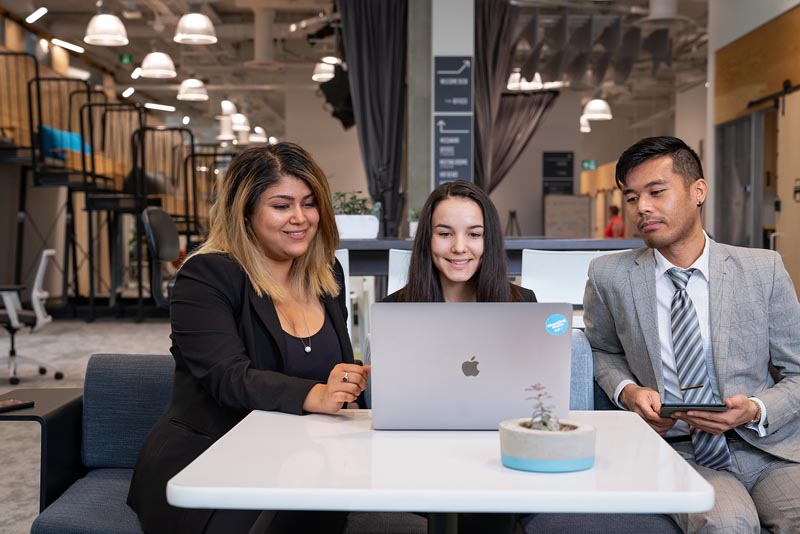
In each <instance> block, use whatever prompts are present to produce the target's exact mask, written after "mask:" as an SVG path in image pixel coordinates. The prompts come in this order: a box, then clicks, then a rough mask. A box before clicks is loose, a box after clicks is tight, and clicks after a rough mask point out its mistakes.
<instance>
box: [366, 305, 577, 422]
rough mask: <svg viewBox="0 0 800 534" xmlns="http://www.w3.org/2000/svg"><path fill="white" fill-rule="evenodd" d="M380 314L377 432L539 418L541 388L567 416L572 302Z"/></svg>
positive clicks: (399, 309)
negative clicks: (535, 412)
mask: <svg viewBox="0 0 800 534" xmlns="http://www.w3.org/2000/svg"><path fill="white" fill-rule="evenodd" d="M371 316H372V333H371V335H370V338H371V341H370V344H371V351H370V352H371V363H372V374H371V377H370V382H371V390H372V425H373V427H374V428H375V429H376V430H400V429H406V430H497V428H498V423H499V422H500V421H502V420H504V419H511V418H516V417H530V414H531V410H532V407H533V405H534V402H533V401H532V400H529V399H528V397H531V396H532V395H533V393H531V392H528V391H525V388H527V387H530V386H531V385H533V384H537V383H539V384H542V385H544V386H545V387H546V388H547V392H548V393H549V394H550V395H551V396H552V398H551V399H550V404H551V405H552V406H553V411H554V413H555V414H556V415H557V416H558V417H561V418H563V417H566V416H567V413H568V411H569V383H570V355H571V347H572V334H571V329H570V325H571V324H572V306H571V305H570V304H566V303H563V304H561V303H522V302H520V303H483V302H481V303H448V304H445V303H376V304H374V305H373V306H372V312H371Z"/></svg>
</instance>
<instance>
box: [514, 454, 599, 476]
mask: <svg viewBox="0 0 800 534" xmlns="http://www.w3.org/2000/svg"><path fill="white" fill-rule="evenodd" d="M500 457H501V460H502V461H503V465H504V466H506V467H510V468H511V469H518V470H520V471H536V472H538V473H569V472H571V471H583V470H585V469H590V468H591V467H592V466H594V456H588V457H586V458H576V459H574V460H531V459H529V458H516V457H514V456H508V455H506V454H501V455H500Z"/></svg>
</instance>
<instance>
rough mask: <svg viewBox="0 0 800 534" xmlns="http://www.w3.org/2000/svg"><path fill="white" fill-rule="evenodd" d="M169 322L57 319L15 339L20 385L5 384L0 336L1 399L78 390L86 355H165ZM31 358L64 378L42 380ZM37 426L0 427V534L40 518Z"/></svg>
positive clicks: (21, 530) (19, 533) (5, 342)
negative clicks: (23, 391)
mask: <svg viewBox="0 0 800 534" xmlns="http://www.w3.org/2000/svg"><path fill="white" fill-rule="evenodd" d="M169 332H170V328H169V322H168V321H167V320H158V321H155V320H151V321H147V322H144V323H134V322H132V321H130V320H126V321H111V320H98V321H96V322H93V323H86V322H84V321H72V320H57V321H55V322H53V323H51V324H49V325H47V326H45V327H44V328H43V329H42V330H41V331H39V332H36V333H29V332H20V333H19V334H17V343H16V345H17V354H18V355H20V361H19V362H18V365H19V369H18V376H19V377H20V378H21V382H20V384H19V385H18V386H11V385H9V384H8V380H7V378H8V371H7V369H6V363H7V362H6V357H5V355H7V354H8V348H9V338H8V336H7V335H5V334H3V335H0V354H2V355H3V356H0V394H3V393H7V392H9V391H11V390H13V389H14V388H15V387H20V388H22V387H24V388H39V387H41V388H49V387H81V386H82V385H83V376H84V373H85V370H86V363H87V361H88V360H89V356H90V355H91V354H93V353H97V352H118V353H139V354H168V353H169V346H170V340H169ZM22 356H31V357H35V358H37V359H39V360H41V361H42V362H44V363H46V364H48V365H51V366H53V367H55V368H56V369H58V370H60V371H61V372H63V373H64V379H63V380H58V381H56V380H54V379H53V378H52V371H49V372H48V374H47V375H44V376H40V375H39V374H38V373H37V370H36V365H35V364H34V365H31V364H24V363H23V361H22V359H21V357H22ZM39 438H40V433H39V425H38V424H37V423H33V422H9V421H4V422H0V533H2V534H27V533H28V532H30V527H31V523H32V522H33V520H34V519H35V518H36V516H37V515H38V513H39V447H40V441H39Z"/></svg>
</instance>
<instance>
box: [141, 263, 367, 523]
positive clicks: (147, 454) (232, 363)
mask: <svg viewBox="0 0 800 534" xmlns="http://www.w3.org/2000/svg"><path fill="white" fill-rule="evenodd" d="M334 273H335V275H336V279H337V281H339V287H342V288H343V287H344V275H343V272H342V267H341V265H339V263H338V262H336V264H335V268H334ZM344 293H345V292H344V291H343V290H342V291H340V292H339V296H338V297H335V298H334V297H330V296H325V297H324V298H323V299H322V301H323V304H324V307H325V311H326V313H327V315H328V317H329V318H330V319H331V321H332V322H333V327H334V330H335V331H336V334H337V336H338V338H339V346H340V348H341V351H342V361H343V362H344V363H353V349H352V346H351V345H350V338H349V337H348V335H347V325H346V322H345V321H346V318H347V308H346V304H345V302H346V301H345V298H346V295H345V294H344ZM170 317H171V323H172V335H171V336H170V337H171V338H172V349H171V351H172V355H173V356H174V357H175V382H174V385H173V391H172V399H171V401H170V404H169V406H168V408H167V411H166V412H165V413H164V415H163V416H162V417H161V419H160V420H159V421H158V422H157V423H156V425H155V426H154V427H153V429H152V431H151V432H150V434H149V436H148V437H147V439H146V440H145V443H144V446H143V447H142V449H141V451H140V452H139V458H138V460H137V462H136V467H135V469H134V474H133V479H132V481H131V486H130V491H129V493H128V504H129V505H130V507H131V508H133V509H134V510H135V511H136V513H137V514H138V516H139V520H140V521H141V523H142V528H143V529H144V531H145V532H148V533H157V532H169V533H182V532H186V533H190V532H191V533H195V532H200V531H202V529H203V528H204V526H205V524H206V522H207V521H208V519H209V517H210V516H211V513H212V512H213V510H190V509H183V508H176V507H173V506H170V505H169V504H168V503H167V496H166V487H167V481H168V480H169V479H170V478H172V477H173V476H174V475H175V474H177V473H178V472H179V471H180V470H181V469H183V468H184V467H185V466H187V465H188V464H189V463H190V462H191V461H192V460H194V459H195V458H197V457H198V456H199V455H200V454H201V453H202V452H203V451H205V450H206V449H207V448H208V447H210V446H211V444H212V443H214V442H215V441H216V440H217V439H219V438H220V437H221V436H222V435H223V434H225V433H226V432H227V431H228V430H230V429H231V428H233V426H234V425H236V423H238V422H239V421H241V420H242V419H243V418H244V417H245V416H246V415H247V414H248V413H249V412H250V411H251V410H254V409H258V410H275V411H280V412H287V413H293V414H302V413H303V402H304V401H305V398H306V395H308V392H309V391H310V390H311V388H312V387H313V386H314V385H315V384H317V382H315V381H313V380H306V379H302V378H297V377H292V376H287V375H285V374H284V373H283V370H284V369H285V362H286V341H285V338H284V335H283V331H282V330H281V324H280V320H279V319H278V315H277V313H276V311H275V306H274V305H273V303H272V300H271V299H270V298H269V297H259V296H258V295H257V294H256V292H255V289H254V288H253V286H252V285H251V284H250V281H249V279H248V278H247V275H246V274H245V272H244V270H243V269H242V268H241V266H240V265H239V263H237V262H236V261H235V260H233V259H232V258H230V257H229V256H227V255H223V254H201V255H198V256H193V257H191V258H190V259H189V260H188V261H187V262H186V263H185V264H184V265H183V267H181V269H180V271H178V278H177V280H176V282H175V287H174V291H173V294H172V301H171V303H170ZM132 400H133V399H132ZM264 452H265V454H268V453H269V452H268V451H264Z"/></svg>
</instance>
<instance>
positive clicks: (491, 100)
mask: <svg viewBox="0 0 800 534" xmlns="http://www.w3.org/2000/svg"><path fill="white" fill-rule="evenodd" d="M516 13H517V8H515V7H513V6H511V4H509V3H508V2H507V1H506V0H501V1H498V0H475V73H474V76H475V95H474V100H475V169H474V170H475V173H474V176H475V183H476V184H477V185H478V186H480V187H482V188H483V189H484V190H485V191H489V184H490V183H491V182H493V181H494V182H497V183H499V182H500V180H502V177H501V178H500V180H497V179H493V178H494V173H493V169H494V168H495V167H496V166H495V164H494V153H493V151H492V150H491V146H492V140H493V139H494V138H495V132H496V130H497V128H496V123H497V118H498V113H499V112H500V101H501V100H502V95H503V92H504V91H505V90H506V84H507V83H508V76H509V74H511V67H512V64H513V60H514V26H515V21H516Z"/></svg>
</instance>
